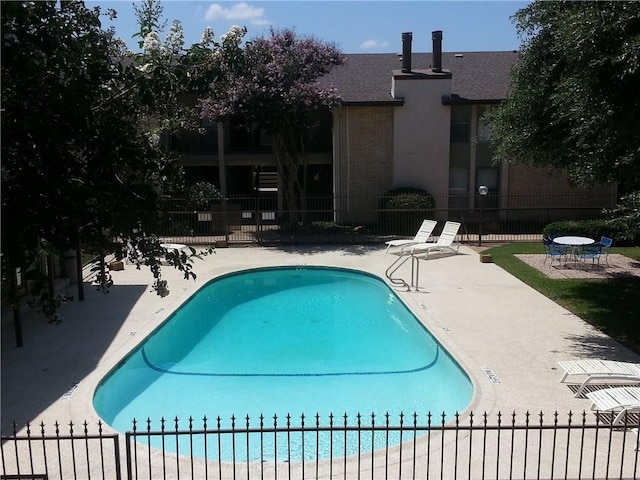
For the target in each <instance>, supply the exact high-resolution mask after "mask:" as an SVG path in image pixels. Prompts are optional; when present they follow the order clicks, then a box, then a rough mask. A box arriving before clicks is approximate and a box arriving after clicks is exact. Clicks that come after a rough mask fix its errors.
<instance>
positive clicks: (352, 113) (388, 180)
mask: <svg viewBox="0 0 640 480" xmlns="http://www.w3.org/2000/svg"><path fill="white" fill-rule="evenodd" d="M339 125H340V165H339V176H340V190H339V192H338V194H339V196H340V197H342V198H349V204H348V205H343V207H345V208H343V213H344V216H343V221H361V222H366V221H370V220H372V218H360V217H361V215H359V218H349V216H350V212H351V213H356V212H358V211H370V210H374V209H376V208H377V203H376V199H377V198H378V197H380V196H381V195H382V194H383V193H384V192H385V191H386V190H388V189H390V188H391V185H392V172H393V170H392V163H393V107H361V106H357V107H344V108H343V109H342V111H341V115H340V124H339ZM358 213H359V212H358Z"/></svg>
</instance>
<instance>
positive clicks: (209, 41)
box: [200, 27, 214, 47]
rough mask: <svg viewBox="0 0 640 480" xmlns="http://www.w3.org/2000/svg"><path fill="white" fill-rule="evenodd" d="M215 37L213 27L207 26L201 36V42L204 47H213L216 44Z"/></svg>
mask: <svg viewBox="0 0 640 480" xmlns="http://www.w3.org/2000/svg"><path fill="white" fill-rule="evenodd" d="M213 38H214V35H213V29H212V28H211V27H206V28H205V29H204V31H203V32H202V36H201V37H200V44H201V45H202V46H204V47H211V46H213V44H214V41H213Z"/></svg>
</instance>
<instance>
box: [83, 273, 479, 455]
mask: <svg viewBox="0 0 640 480" xmlns="http://www.w3.org/2000/svg"><path fill="white" fill-rule="evenodd" d="M472 396H473V386H472V383H471V381H470V379H469V377H468V376H467V375H466V374H465V372H464V371H463V370H462V369H461V368H460V367H459V365H458V364H457V363H456V362H455V360H453V358H452V357H451V356H450V355H449V353H448V352H447V351H446V350H445V349H444V348H443V347H442V346H441V345H440V344H439V343H438V342H437V341H436V339H435V338H434V337H433V336H432V335H431V334H430V333H429V332H428V330H427V329H426V328H424V326H422V324H421V323H420V322H419V321H418V320H417V319H416V318H415V316H414V315H413V314H412V312H411V311H410V310H409V309H408V308H407V307H406V305H405V304H404V303H403V302H402V301H401V300H400V299H399V297H398V296H397V295H396V294H395V292H394V291H393V290H392V289H391V288H390V287H389V286H387V285H386V284H385V283H384V282H383V281H382V280H380V279H379V278H377V277H374V276H372V275H369V274H366V273H363V272H359V271H354V270H346V269H338V268H325V267H322V268H320V267H274V268H262V269H255V270H247V271H243V272H237V273H234V274H230V275H225V276H223V277H220V278H217V279H214V280H212V281H210V282H208V283H207V284H206V285H205V286H204V287H202V288H201V289H200V290H199V291H198V292H197V293H196V294H195V295H194V296H192V297H191V298H190V299H189V300H188V301H187V302H186V303H185V304H183V305H182V306H181V307H180V308H179V309H178V310H177V311H176V312H175V313H174V314H173V315H171V316H170V317H169V318H168V319H167V320H166V321H165V322H164V323H163V324H162V325H161V326H160V327H158V328H157V329H156V330H155V331H154V332H153V333H152V334H151V335H149V336H148V337H147V338H146V339H144V340H143V341H142V343H141V344H140V345H139V346H138V347H137V348H136V349H135V350H134V351H133V352H132V353H131V354H129V355H128V356H127V357H126V358H125V359H124V360H123V361H122V362H120V364H119V365H118V366H117V367H116V368H115V369H113V370H112V371H111V372H110V373H109V374H108V375H107V376H106V377H105V378H104V379H103V381H102V382H101V383H100V385H99V386H98V388H97V389H96V392H95V394H94V407H95V409H96V411H97V412H98V414H99V415H100V416H101V417H102V418H103V419H104V421H105V422H106V423H108V424H109V425H111V426H112V427H113V428H115V429H116V430H118V431H121V432H124V431H127V430H131V428H132V423H131V422H132V420H133V419H134V418H136V419H138V420H146V419H147V418H150V419H152V420H154V421H155V426H156V428H158V426H159V420H160V418H163V417H164V418H165V419H167V420H171V419H173V418H175V417H178V418H179V419H182V420H186V419H188V418H189V417H193V418H194V419H196V420H198V419H201V418H203V417H204V416H205V415H206V416H207V418H209V419H215V418H216V417H220V418H222V420H223V422H226V423H223V428H224V426H225V425H226V426H229V425H230V420H229V419H230V418H231V416H232V415H235V417H236V418H238V419H245V417H246V416H247V415H248V416H249V417H250V418H252V419H258V418H259V416H260V415H261V414H263V415H264V416H265V417H267V418H272V417H273V416H274V415H277V416H278V418H280V419H284V418H285V417H286V415H287V414H291V415H292V417H294V418H299V417H300V414H302V413H304V414H306V415H307V416H308V417H309V418H311V417H314V416H315V415H316V414H319V416H320V421H321V424H324V425H327V424H328V422H329V415H330V414H331V413H333V414H335V415H336V416H338V417H341V416H342V415H344V414H345V413H346V414H348V415H349V417H350V418H353V419H355V417H356V415H357V414H358V413H361V414H363V415H370V414H371V413H372V412H375V413H376V414H378V415H380V416H383V415H384V414H385V413H386V412H389V413H391V414H392V416H397V415H398V414H399V413H400V412H404V413H405V414H412V413H413V412H418V413H420V414H425V413H426V412H429V411H430V412H433V413H434V414H435V415H438V414H441V413H442V412H446V413H447V414H448V415H450V416H451V415H453V414H455V412H457V411H461V410H463V409H464V408H466V406H467V405H468V404H469V402H470V401H471V399H472ZM314 422H315V418H314ZM392 441H393V440H392ZM374 442H375V440H374ZM307 446H308V448H310V449H312V450H311V451H312V452H314V451H315V447H314V446H313V445H312V444H311V442H309V444H308V445H307ZM334 447H335V445H334ZM222 448H223V449H224V450H225V451H226V453H225V452H223V455H221V457H222V458H224V457H225V455H226V454H227V453H228V451H227V450H228V449H226V448H225V447H224V446H223V447H222ZM306 448H307V447H305V450H306ZM320 450H321V453H322V448H320ZM314 453H315V452H314ZM215 455H216V457H217V453H216V454H215ZM255 455H257V453H256V452H250V456H251V457H252V458H254V456H255ZM305 456H306V452H305Z"/></svg>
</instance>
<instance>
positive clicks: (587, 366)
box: [558, 359, 640, 397]
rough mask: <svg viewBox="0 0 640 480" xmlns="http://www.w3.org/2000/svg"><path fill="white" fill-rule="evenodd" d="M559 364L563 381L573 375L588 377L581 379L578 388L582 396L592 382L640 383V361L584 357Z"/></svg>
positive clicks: (579, 394) (577, 395) (577, 392)
mask: <svg viewBox="0 0 640 480" xmlns="http://www.w3.org/2000/svg"><path fill="white" fill-rule="evenodd" d="M558 365H560V367H561V368H562V369H563V370H564V375H563V376H562V378H561V379H560V381H561V382H564V381H565V380H567V377H569V376H573V375H578V376H581V377H586V378H585V379H583V380H581V384H580V387H579V388H578V390H576V394H575V396H576V397H580V396H581V395H582V393H583V392H584V391H585V389H586V387H587V386H588V385H589V384H592V383H597V382H601V383H609V382H611V381H612V380H616V381H623V382H633V383H636V382H639V383H640V363H631V362H618V361H615V360H598V359H584V360H567V361H563V362H558Z"/></svg>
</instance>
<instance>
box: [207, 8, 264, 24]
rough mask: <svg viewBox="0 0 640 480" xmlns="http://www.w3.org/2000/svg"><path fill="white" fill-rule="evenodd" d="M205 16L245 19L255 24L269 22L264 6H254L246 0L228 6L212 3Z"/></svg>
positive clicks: (220, 18)
mask: <svg viewBox="0 0 640 480" xmlns="http://www.w3.org/2000/svg"><path fill="white" fill-rule="evenodd" d="M205 18H206V19H207V20H245V21H249V22H251V23H252V24H253V25H264V24H265V23H268V21H267V20H266V19H265V18H264V8H254V7H252V6H251V5H249V4H248V3H245V2H240V3H235V4H233V5H232V6H231V7H228V8H227V7H223V6H222V5H220V4H218V3H212V4H211V5H209V8H208V9H207V12H206V13H205Z"/></svg>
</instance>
